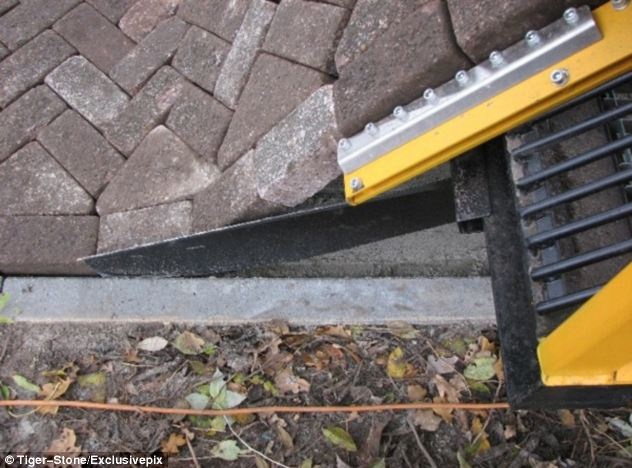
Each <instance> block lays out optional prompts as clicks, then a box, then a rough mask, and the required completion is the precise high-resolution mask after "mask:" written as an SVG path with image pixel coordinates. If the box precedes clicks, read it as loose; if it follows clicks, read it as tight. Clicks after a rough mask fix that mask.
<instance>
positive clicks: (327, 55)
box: [263, 0, 349, 75]
mask: <svg viewBox="0 0 632 468" xmlns="http://www.w3.org/2000/svg"><path fill="white" fill-rule="evenodd" d="M348 18H349V11H348V10H345V9H344V8H339V7H336V6H333V5H328V4H325V3H315V2H307V1H304V0H283V1H282V2H281V4H280V5H279V7H278V9H277V13H276V15H275V17H274V20H273V21H272V25H271V26H270V31H268V36H267V37H266V41H265V43H264V45H263V48H264V50H266V51H268V52H270V53H272V54H275V55H280V56H281V57H286V58H288V59H290V60H294V61H296V62H299V63H302V64H304V65H308V66H310V67H313V68H316V69H318V70H321V71H324V72H325V73H329V74H332V75H333V74H335V73H336V65H335V63H334V53H335V52H336V46H337V44H338V40H339V39H340V36H341V35H342V31H343V29H344V27H345V25H346V23H347V19H348Z"/></svg>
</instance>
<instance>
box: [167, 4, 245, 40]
mask: <svg viewBox="0 0 632 468" xmlns="http://www.w3.org/2000/svg"><path fill="white" fill-rule="evenodd" d="M249 4H250V1H249V0H183V2H182V5H180V8H178V16H180V17H181V18H182V19H184V20H185V21H187V22H189V23H192V24H195V25H197V26H199V27H201V28H204V29H206V30H207V31H211V32H212V33H214V34H217V35H218V36H219V37H221V38H223V39H225V40H227V41H228V42H232V41H233V40H234V39H235V35H236V34H237V30H238V29H239V27H240V26H241V22H242V20H243V18H244V15H245V14H246V11H247V10H248V6H249Z"/></svg>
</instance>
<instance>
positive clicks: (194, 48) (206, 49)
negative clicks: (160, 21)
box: [173, 26, 230, 93]
mask: <svg viewBox="0 0 632 468" xmlns="http://www.w3.org/2000/svg"><path fill="white" fill-rule="evenodd" d="M229 49H230V44H228V43H227V42H225V41H223V40H222V39H220V38H218V37H217V36H214V35H213V34H211V33H209V32H206V31H204V30H203V29H200V28H198V27H196V26H193V27H191V28H190V29H189V31H188V32H187V34H186V36H185V37H184V40H183V41H182V44H180V47H179V48H178V52H176V55H175V57H174V58H173V66H174V67H175V68H176V69H178V70H179V71H180V72H181V73H182V74H184V75H185V76H186V77H187V78H189V79H190V80H191V81H193V82H194V83H197V84H199V85H200V86H201V87H202V88H204V89H206V90H207V91H209V92H211V93H212V92H213V90H214V89H215V83H216V82H217V77H218V76H219V71H220V69H221V67H222V64H223V63H224V60H225V59H226V54H228V50H229Z"/></svg>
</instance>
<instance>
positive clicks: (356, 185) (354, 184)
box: [351, 177, 364, 192]
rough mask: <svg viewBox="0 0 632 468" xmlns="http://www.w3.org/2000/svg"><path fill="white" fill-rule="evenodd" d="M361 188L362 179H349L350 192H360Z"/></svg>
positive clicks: (362, 186)
mask: <svg viewBox="0 0 632 468" xmlns="http://www.w3.org/2000/svg"><path fill="white" fill-rule="evenodd" d="M363 188H364V182H362V179H360V178H359V177H354V178H353V179H351V190H353V191H354V192H357V191H359V190H362V189H363Z"/></svg>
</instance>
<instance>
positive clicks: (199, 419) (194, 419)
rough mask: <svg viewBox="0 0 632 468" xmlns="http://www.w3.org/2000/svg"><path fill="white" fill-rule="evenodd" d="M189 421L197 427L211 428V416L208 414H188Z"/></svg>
mask: <svg viewBox="0 0 632 468" xmlns="http://www.w3.org/2000/svg"><path fill="white" fill-rule="evenodd" d="M189 421H191V424H193V426H194V427H196V428H198V429H211V427H212V426H213V418H209V417H208V416H196V415H190V416H189Z"/></svg>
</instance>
